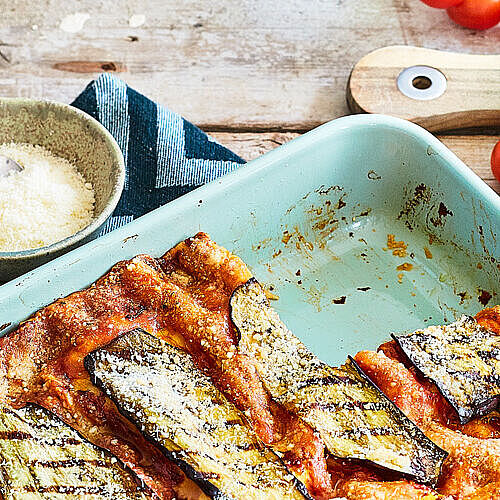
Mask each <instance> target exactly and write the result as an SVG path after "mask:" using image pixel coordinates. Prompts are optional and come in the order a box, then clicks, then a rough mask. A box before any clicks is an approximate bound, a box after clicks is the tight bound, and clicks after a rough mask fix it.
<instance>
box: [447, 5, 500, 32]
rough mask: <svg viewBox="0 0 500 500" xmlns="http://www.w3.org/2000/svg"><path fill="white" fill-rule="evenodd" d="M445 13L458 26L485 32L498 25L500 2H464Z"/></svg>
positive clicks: (499, 20) (499, 21)
mask: <svg viewBox="0 0 500 500" xmlns="http://www.w3.org/2000/svg"><path fill="white" fill-rule="evenodd" d="M446 12H448V15H449V16H450V17H451V19H453V21H455V22H456V23H457V24H460V26H464V27H465V28H470V29H473V30H487V29H488V28H492V27H493V26H495V24H498V23H500V0H464V1H463V2H462V3H460V4H459V5H455V6H454V7H450V8H448V9H446Z"/></svg>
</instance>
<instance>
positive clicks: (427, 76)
mask: <svg viewBox="0 0 500 500" xmlns="http://www.w3.org/2000/svg"><path fill="white" fill-rule="evenodd" d="M397 86H398V89H399V90H400V92H401V93H402V94H404V95H405V96H406V97H409V98H410V99H414V100H417V101H430V100H432V99H437V98H438V97H440V96H441V95H443V94H444V92H445V91H446V77H445V76H444V74H443V73H441V71H439V70H438V69H436V68H432V67H430V66H410V67H409V68H406V69H404V70H403V71H401V73H400V74H399V76H398V78H397Z"/></svg>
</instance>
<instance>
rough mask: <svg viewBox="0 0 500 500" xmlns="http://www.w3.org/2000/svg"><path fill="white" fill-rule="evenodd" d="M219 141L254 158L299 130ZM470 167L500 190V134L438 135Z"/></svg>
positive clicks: (231, 135)
mask: <svg viewBox="0 0 500 500" xmlns="http://www.w3.org/2000/svg"><path fill="white" fill-rule="evenodd" d="M211 135H212V136H213V137H215V139H217V141H219V142H220V143H221V144H223V145H224V146H226V147H228V148H229V149H231V150H232V151H234V152H235V153H236V154H238V155H240V156H241V157H242V158H245V159H246V160H253V159H255V158H257V157H259V156H260V155H262V154H264V153H266V152H267V151H270V150H271V149H274V148H276V147H278V146H280V145H281V144H285V143H286V142H288V141H290V140H292V139H295V137H298V136H299V135H300V134H299V133H293V132H283V133H280V132H269V133H266V132H261V133H256V132H251V133H241V132H213V133H212V134H211ZM438 138H439V139H440V140H441V141H442V142H443V143H444V144H445V145H446V146H448V147H449V148H450V149H451V150H452V151H453V152H454V153H455V154H456V155H457V156H458V157H459V158H460V159H461V160H462V161H463V162H464V163H465V164H466V165H468V166H469V168H470V169H471V170H472V171H474V172H475V173H476V174H477V175H478V176H479V177H481V178H482V179H483V180H484V181H485V182H486V183H487V184H488V185H489V186H490V187H491V188H492V189H494V190H495V191H496V192H497V193H499V194H500V182H498V181H497V180H496V179H495V178H494V177H493V174H492V173H491V168H490V155H491V150H492V149H493V146H494V145H495V144H496V142H497V141H499V140H500V137H494V136H487V135H476V136H438Z"/></svg>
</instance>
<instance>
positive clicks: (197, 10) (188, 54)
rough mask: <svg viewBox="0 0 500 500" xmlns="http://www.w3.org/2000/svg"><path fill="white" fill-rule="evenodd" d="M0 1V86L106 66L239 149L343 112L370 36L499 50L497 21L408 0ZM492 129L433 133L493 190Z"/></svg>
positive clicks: (18, 90) (63, 96) (54, 91)
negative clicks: (465, 19) (480, 21)
mask: <svg viewBox="0 0 500 500" xmlns="http://www.w3.org/2000/svg"><path fill="white" fill-rule="evenodd" d="M0 12H1V16H0V95H2V96H30V97H40V98H46V99H56V100H60V101H66V102H70V101H71V100H72V99H73V98H74V97H75V96H76V95H77V94H78V93H79V92H80V91H81V90H82V89H83V88H84V86H85V85H86V83H87V82H88V81H89V80H90V79H92V78H94V77H95V76H96V75H97V74H98V73H100V72H102V71H113V72H117V73H119V75H120V77H121V78H123V79H124V80H126V81H127V82H128V83H129V84H130V85H132V86H133V87H135V88H136V89H137V90H139V91H140V92H142V93H144V94H146V95H148V96H149V97H151V98H153V99H155V100H158V101H159V102H161V103H162V104H165V105H167V106H169V107H170V108H171V109H173V110H175V111H178V112H179V113H181V114H183V115H184V116H185V117H187V118H188V119H189V120H191V121H193V122H194V123H196V124H197V125H199V126H200V127H201V128H203V129H204V130H206V131H208V132H211V133H212V135H214V136H215V137H216V138H217V139H218V140H219V141H220V142H222V143H223V144H225V145H227V146H228V147H229V148H231V149H233V150H234V151H235V152H237V153H238V154H240V155H241V156H243V157H244V158H246V159H252V158H255V157H256V156H258V155H260V154H262V153H263V152H265V151H267V150H269V149H272V148H274V147H276V146H277V145H279V144H281V143H283V142H285V141H288V140H289V139H292V138H293V137H295V136H297V135H298V134H300V133H302V132H304V131H306V130H309V129H311V128H313V127H315V126H317V125H319V124H321V123H324V122H326V121H328V120H331V119H332V118H335V117H338V116H342V115H345V114H347V113H348V112H349V111H348V109H347V106H346V102H345V89H346V83H347V78H348V75H349V72H350V70H351V68H352V66H353V65H354V64H355V63H356V62H357V61H358V60H359V59H360V58H361V57H362V56H363V55H364V54H366V53H368V52H370V51H372V50H374V49H375V48H379V47H382V46H385V45H394V44H409V45H418V46H424V47H429V48H435V49H441V50H454V51H463V52H470V53H485V54H488V53H490V54H491V53H495V52H499V51H500V50H499V48H500V26H497V27H496V28H493V29H491V30H489V31H486V32H474V31H470V30H466V29H462V28H460V27H458V26H455V25H454V24H453V23H452V22H451V21H449V19H448V17H447V16H446V14H445V13H444V12H443V11H438V10H434V9H431V8H428V7H426V6H425V5H423V4H422V3H420V2H419V1H418V0H372V1H370V2H359V1H356V0H238V1H236V0H233V1H231V0H223V1H220V2H213V1H212V0H175V1H174V0H142V1H141V0H114V1H106V0H38V1H36V2H26V1H25V0H0ZM499 106H500V103H499ZM493 133H495V131H493ZM498 139H499V137H498V131H496V135H490V136H488V135H478V136H476V137H475V142H474V143H473V147H471V142H470V140H468V139H467V138H466V137H464V136H463V135H462V136H460V135H455V136H451V135H448V136H444V137H442V140H443V141H444V142H445V143H446V144H447V145H448V146H450V147H451V149H453V150H454V151H455V152H456V153H457V154H458V156H460V157H462V159H463V160H464V161H465V162H466V163H467V164H468V165H469V166H470V167H471V168H472V169H473V170H474V171H476V172H477V173H478V174H479V175H480V176H481V177H482V178H483V179H485V180H486V182H488V183H489V184H490V185H491V186H492V187H493V188H494V189H496V190H497V191H499V192H500V184H499V183H498V182H496V181H495V180H494V179H493V177H492V175H491V172H490V169H489V153H490V151H491V148H492V146H493V144H494V143H495V142H496V141H497V140H498Z"/></svg>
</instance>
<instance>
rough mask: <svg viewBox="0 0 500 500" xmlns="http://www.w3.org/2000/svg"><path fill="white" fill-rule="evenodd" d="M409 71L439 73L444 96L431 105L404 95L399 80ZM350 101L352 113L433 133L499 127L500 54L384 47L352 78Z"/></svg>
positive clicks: (364, 61) (365, 59) (367, 58)
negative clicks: (403, 122)
mask: <svg viewBox="0 0 500 500" xmlns="http://www.w3.org/2000/svg"><path fill="white" fill-rule="evenodd" d="M499 50H500V47H499ZM410 66H430V67H431V68H436V69H438V70H439V71H440V72H441V73H442V74H443V75H444V76H445V78H446V83H447V85H446V90H445V91H444V93H443V94H442V95H441V96H440V97H437V98H435V99H432V100H416V99H412V98H410V97H407V96H406V95H404V94H403V93H402V92H401V91H400V90H399V89H398V88H397V86H396V81H397V78H398V75H399V74H400V73H401V72H402V71H403V70H404V69H405V68H408V67H410ZM348 102H349V106H350V108H351V110H353V111H363V112H366V113H388V114H390V115H393V116H398V117H399V118H404V119H406V120H410V121H412V122H415V123H418V124H419V125H422V126H423V127H425V128H427V129H428V130H431V131H443V130H452V129H461V128H465V127H484V126H500V54H499V55H470V54H459V53H455V52H447V51H439V50H430V49H423V48H421V47H407V46H393V47H384V48H382V49H378V50H375V51H374V52H371V53H369V54H367V55H366V56H364V57H363V58H362V59H361V60H360V61H359V62H358V63H357V64H356V65H355V67H354V69H353V71H352V73H351V76H350V78H349V85H348Z"/></svg>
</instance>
